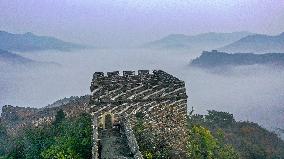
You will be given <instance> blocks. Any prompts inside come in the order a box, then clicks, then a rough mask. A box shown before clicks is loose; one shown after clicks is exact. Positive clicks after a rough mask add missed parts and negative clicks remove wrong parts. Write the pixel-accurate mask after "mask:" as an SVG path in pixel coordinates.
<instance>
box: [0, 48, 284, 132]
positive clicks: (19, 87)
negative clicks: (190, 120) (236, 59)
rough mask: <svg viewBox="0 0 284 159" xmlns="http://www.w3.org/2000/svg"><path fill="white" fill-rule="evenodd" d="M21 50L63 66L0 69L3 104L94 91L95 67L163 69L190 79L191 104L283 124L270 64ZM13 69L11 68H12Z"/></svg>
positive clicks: (39, 102)
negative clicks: (197, 64) (199, 64)
mask: <svg viewBox="0 0 284 159" xmlns="http://www.w3.org/2000/svg"><path fill="white" fill-rule="evenodd" d="M20 55H22V56H25V57H28V58H31V59H33V60H39V61H53V62H56V63H59V64H61V65H62V67H59V68H46V67H43V68H29V69H27V68H25V69H19V68H17V69H14V68H0V77H1V78H0V105H1V106H2V105H5V104H10V105H18V106H30V107H43V106H46V105H47V104H49V103H52V102H54V101H56V100H57V99H61V98H64V97H69V96H75V95H76V96H80V95H84V94H89V93H90V91H89V86H90V82H91V78H92V74H93V72H95V71H104V72H106V71H115V70H120V71H122V70H138V69H150V70H153V69H162V70H165V71H167V72H169V73H171V74H173V75H175V76H177V77H178V78H180V79H181V80H184V81H185V82H186V87H187V94H188V96H189V99H188V109H191V107H192V106H193V107H194V110H195V111H196V113H206V110H211V109H215V110H220V111H228V112H231V113H233V114H234V115H235V117H236V118H237V119H238V120H249V121H253V122H258V123H259V124H261V125H263V126H265V127H266V128H270V129H274V128H276V127H280V128H284V124H283V121H284V101H283V99H284V98H283V97H284V71H281V70H280V69H275V68H269V67H265V66H257V65H254V66H241V67H236V68H231V69H220V70H214V71H212V70H211V71H209V70H201V69H198V68H193V67H190V66H189V65H188V64H189V62H190V60H191V59H193V58H195V57H196V56H197V54H193V53H191V52H186V51H183V52H174V51H150V50H137V49H135V50H134V49H133V50H84V51H79V52H55V51H46V52H37V53H21V54H20ZM7 70H8V71H7Z"/></svg>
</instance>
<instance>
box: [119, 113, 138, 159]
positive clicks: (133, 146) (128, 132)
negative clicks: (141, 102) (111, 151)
mask: <svg viewBox="0 0 284 159" xmlns="http://www.w3.org/2000/svg"><path fill="white" fill-rule="evenodd" d="M120 121H121V126H122V129H123V132H124V133H125V136H126V138H127V144H128V146H129V148H130V150H131V153H132V154H133V155H134V159H143V155H142V154H141V152H140V151H139V146H138V143H137V141H136V138H135V135H134V133H133V131H132V127H131V124H130V122H129V121H128V119H127V117H123V116H122V117H121V119H120Z"/></svg>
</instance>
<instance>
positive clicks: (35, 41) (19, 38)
mask: <svg viewBox="0 0 284 159" xmlns="http://www.w3.org/2000/svg"><path fill="white" fill-rule="evenodd" d="M0 48H1V49H4V50H9V51H20V52H24V51H42V50H59V51H70V50H74V49H84V48H86V47H85V46H82V45H79V44H75V43H71V42H65V41H62V40H60V39H56V38H54V37H49V36H38V35H35V34H34V33H32V32H27V33H24V34H12V33H8V32H5V31H0Z"/></svg>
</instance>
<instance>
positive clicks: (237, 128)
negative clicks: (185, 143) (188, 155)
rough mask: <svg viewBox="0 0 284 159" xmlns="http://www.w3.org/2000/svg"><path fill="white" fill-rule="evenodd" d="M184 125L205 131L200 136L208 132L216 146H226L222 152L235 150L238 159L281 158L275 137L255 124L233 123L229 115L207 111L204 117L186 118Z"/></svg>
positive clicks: (281, 149)
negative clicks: (186, 121)
mask: <svg viewBox="0 0 284 159" xmlns="http://www.w3.org/2000/svg"><path fill="white" fill-rule="evenodd" d="M188 125H189V127H191V128H194V129H197V130H198V129H199V131H205V130H204V129H206V130H207V133H204V135H203V136H205V134H207V135H208V133H209V131H210V132H211V135H212V136H213V137H214V138H215V139H217V141H218V142H221V143H222V144H223V145H227V146H225V147H224V148H225V149H228V148H230V151H231V150H232V149H235V150H236V152H237V153H238V154H239V157H240V158H242V159H281V158H284V142H283V141H282V140H281V139H280V138H279V137H278V136H277V135H276V134H275V133H272V132H269V131H267V130H266V129H264V128H262V127H260V126H259V125H258V124H255V123H251V122H243V121H242V122H237V121H235V119H234V117H233V115H232V114H229V113H226V112H218V111H214V110H211V111H208V114H207V115H199V114H194V115H191V116H190V117H189V118H188ZM209 138H211V137H206V138H205V139H209ZM205 143H208V142H205ZM210 145H212V144H210ZM229 145H231V146H232V147H230V146H229ZM206 148H207V149H206V150H208V149H210V147H206ZM230 151H227V153H228V152H230Z"/></svg>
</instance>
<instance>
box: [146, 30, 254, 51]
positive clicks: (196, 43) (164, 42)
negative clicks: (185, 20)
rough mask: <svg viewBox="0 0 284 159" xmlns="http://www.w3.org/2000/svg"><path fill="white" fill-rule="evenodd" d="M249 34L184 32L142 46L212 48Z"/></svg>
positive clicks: (152, 47)
mask: <svg viewBox="0 0 284 159" xmlns="http://www.w3.org/2000/svg"><path fill="white" fill-rule="evenodd" d="M251 34H253V33H249V32H244V31H242V32H232V33H215V32H209V33H202V34H197V35H192V36H189V35H185V34H170V35H168V36H166V37H164V38H161V39H159V40H156V41H152V42H149V43H146V44H144V45H143V47H144V48H151V49H180V48H182V49H196V48H198V49H202V50H204V49H214V48H218V47H221V46H224V45H227V44H230V43H232V42H234V41H237V40H239V39H241V38H243V37H245V36H247V35H251ZM200 51H201V50H200Z"/></svg>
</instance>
